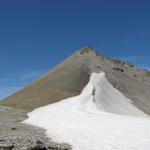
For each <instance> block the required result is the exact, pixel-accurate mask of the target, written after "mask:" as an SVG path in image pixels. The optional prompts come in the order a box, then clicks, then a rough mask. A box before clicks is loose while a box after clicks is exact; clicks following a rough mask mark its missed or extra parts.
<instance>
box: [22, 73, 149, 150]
mask: <svg viewBox="0 0 150 150" xmlns="http://www.w3.org/2000/svg"><path fill="white" fill-rule="evenodd" d="M28 115H29V118H28V119H27V120H25V123H28V124H32V125H35V126H39V127H42V128H44V129H46V130H47V135H48V136H49V137H51V138H52V139H53V140H54V141H56V142H66V143H69V144H71V145H72V146H73V149H75V150H149V147H150V119H149V117H148V116H147V115H146V114H145V113H144V112H142V111H141V110H139V109H138V108H136V107H135V106H134V105H132V101H131V100H129V99H127V98H126V97H125V96H124V95H123V94H122V93H121V92H119V91H118V90H117V89H115V88H113V87H112V86H111V84H110V83H109V82H108V81H107V79H106V77H105V73H103V72H101V73H93V74H92V75H91V78H90V81H89V83H88V84H87V86H86V87H85V88H84V89H83V91H82V93H81V94H80V95H79V96H76V97H72V98H69V99H65V100H62V101H60V102H58V103H55V104H51V105H47V106H44V107H41V108H38V109H36V110H34V111H33V112H31V113H29V114H28Z"/></svg>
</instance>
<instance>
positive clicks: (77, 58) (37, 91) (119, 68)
mask: <svg viewBox="0 0 150 150" xmlns="http://www.w3.org/2000/svg"><path fill="white" fill-rule="evenodd" d="M101 71H103V72H105V73H106V77H107V79H108V80H109V82H110V83H111V84H112V85H113V86H114V87H115V88H117V89H118V90H119V91H121V92H122V93H123V94H124V95H125V96H126V97H127V98H129V99H131V100H132V103H133V105H135V106H136V107H138V108H139V109H141V110H142V111H143V112H145V113H147V114H150V72H149V71H147V70H144V69H138V68H136V67H134V66H133V65H132V64H129V63H126V62H123V61H119V60H113V59H111V58H108V57H105V56H104V55H103V54H101V53H99V52H97V51H95V50H94V49H92V48H91V47H87V48H83V49H81V50H79V51H77V52H75V53H74V54H73V55H72V56H70V57H69V58H67V59H66V60H64V61H63V62H62V63H61V64H60V65H58V66H56V67H55V68H54V69H53V70H51V71H50V72H49V73H47V74H46V75H44V76H43V77H41V78H40V79H39V80H37V81H35V82H33V83H32V84H31V85H29V86H27V87H26V88H24V89H22V90H21V91H19V92H17V93H15V94H14V95H12V96H9V97H8V98H6V99H5V100H3V101H2V102H0V104H1V105H5V106H12V107H17V108H21V109H26V110H29V111H31V110H33V109H35V108H37V107H40V106H44V105H47V104H51V103H54V102H58V101H60V100H62V99H65V98H68V97H72V96H76V95H78V94H80V93H81V91H82V89H83V87H84V86H85V85H86V84H87V83H88V81H89V77H90V75H91V73H93V72H101Z"/></svg>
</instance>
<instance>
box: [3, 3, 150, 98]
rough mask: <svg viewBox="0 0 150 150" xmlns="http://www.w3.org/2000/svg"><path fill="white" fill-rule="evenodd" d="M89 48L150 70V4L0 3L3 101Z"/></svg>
mask: <svg viewBox="0 0 150 150" xmlns="http://www.w3.org/2000/svg"><path fill="white" fill-rule="evenodd" d="M89 44H90V45H91V46H92V47H94V48H95V49H97V50H101V51H102V52H103V53H104V54H106V55H107V56H110V57H114V58H122V59H124V60H128V61H130V62H133V63H134V64H136V65H137V66H140V67H144V68H150V1H149V0H147V1H146V0H3V1H2V0H1V1H0V99H2V98H4V97H6V96H8V95H9V94H11V93H13V92H14V91H16V90H18V89H20V88H22V87H24V86H25V85H27V84H29V83H30V82H31V81H33V80H34V79H36V78H38V77H39V76H40V75H41V74H42V73H44V72H46V71H48V70H50V69H51V68H52V67H53V66H55V65H56V64H57V63H59V62H61V61H62V60H63V59H64V58H66V57H67V56H69V55H70V54H71V53H73V52H74V51H75V50H78V49H80V48H82V47H85V46H87V45H89Z"/></svg>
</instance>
